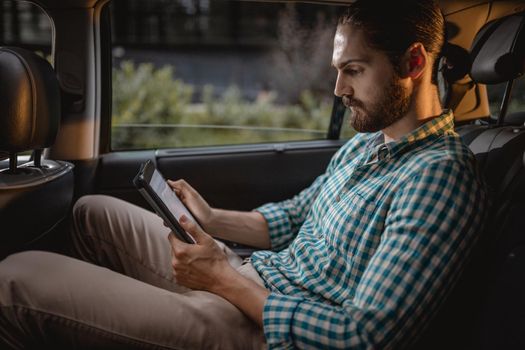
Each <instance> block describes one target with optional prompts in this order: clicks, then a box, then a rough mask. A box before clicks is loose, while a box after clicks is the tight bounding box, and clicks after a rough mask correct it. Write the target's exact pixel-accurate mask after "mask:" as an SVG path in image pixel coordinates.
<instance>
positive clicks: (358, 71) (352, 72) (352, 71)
mask: <svg viewBox="0 0 525 350" xmlns="http://www.w3.org/2000/svg"><path fill="white" fill-rule="evenodd" d="M362 72H363V71H362V70H361V69H351V68H347V69H345V73H346V74H348V75H351V76H355V75H358V74H361V73H362Z"/></svg>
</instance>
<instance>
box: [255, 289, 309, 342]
mask: <svg viewBox="0 0 525 350" xmlns="http://www.w3.org/2000/svg"><path fill="white" fill-rule="evenodd" d="M303 300H304V299H301V298H297V297H291V296H286V295H282V294H277V293H271V294H270V295H269V296H268V298H266V302H265V303H264V309H263V329H264V336H265V337H266V343H267V345H268V348H269V349H293V348H294V345H293V340H292V323H293V317H294V313H295V310H296V309H297V307H298V306H299V304H300V303H301V302H302V301H303Z"/></svg>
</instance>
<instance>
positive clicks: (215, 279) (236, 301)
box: [168, 216, 270, 326]
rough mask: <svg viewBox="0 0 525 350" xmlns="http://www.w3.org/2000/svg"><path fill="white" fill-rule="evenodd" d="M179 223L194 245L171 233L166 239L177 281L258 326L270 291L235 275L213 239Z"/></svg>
mask: <svg viewBox="0 0 525 350" xmlns="http://www.w3.org/2000/svg"><path fill="white" fill-rule="evenodd" d="M180 224H181V226H182V228H183V229H184V230H186V231H187V232H188V233H189V234H191V235H192V236H193V238H195V240H196V241H197V243H196V244H187V243H184V242H181V241H179V240H178V239H177V238H176V237H175V235H173V234H172V233H170V235H169V236H168V239H169V241H170V243H171V256H172V260H171V264H172V266H173V275H174V276H175V279H176V280H177V282H178V283H179V284H180V285H182V286H185V287H188V288H191V289H198V290H205V291H208V292H210V293H214V294H217V295H219V296H221V297H223V298H224V299H226V300H228V301H229V302H230V303H232V304H233V305H235V306H236V307H238V308H239V309H240V310H241V311H242V312H244V313H245V314H246V315H247V316H248V317H250V318H251V319H252V320H254V321H255V322H257V323H258V324H259V325H260V326H262V323H263V319H262V315H263V309H264V303H265V301H266V298H267V297H268V295H269V294H270V292H269V291H268V290H266V289H265V288H263V287H261V286H259V285H258V284H257V283H255V282H254V281H252V280H251V279H248V278H246V277H244V276H243V275H241V274H240V273H239V272H237V270H235V269H234V268H233V267H232V266H231V265H230V263H229V262H228V258H227V257H226V254H225V253H224V252H223V251H222V250H221V248H220V247H219V246H218V245H217V243H215V240H214V239H213V238H212V237H211V236H210V235H208V234H207V233H206V232H204V231H202V230H201V229H200V228H199V227H198V226H197V225H196V224H195V223H194V222H192V221H190V220H189V219H188V218H186V217H185V216H182V217H181V218H180Z"/></svg>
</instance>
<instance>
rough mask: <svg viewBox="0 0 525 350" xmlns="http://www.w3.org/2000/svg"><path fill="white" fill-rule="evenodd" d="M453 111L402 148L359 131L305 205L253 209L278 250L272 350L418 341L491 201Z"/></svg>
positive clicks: (270, 316) (268, 328) (269, 330)
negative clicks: (456, 129)
mask: <svg viewBox="0 0 525 350" xmlns="http://www.w3.org/2000/svg"><path fill="white" fill-rule="evenodd" d="M453 127H454V122H453V115H452V113H450V112H447V113H444V114H443V115H441V116H439V117H437V118H434V119H432V120H431V121H429V122H427V123H425V124H424V125H422V126H421V127H419V128H418V129H416V130H414V131H413V132H411V133H410V134H408V135H406V136H404V137H403V138H401V139H400V140H398V141H395V142H390V143H386V144H385V143H384V138H383V134H382V133H381V132H378V133H373V134H358V135H357V136H355V137H354V138H353V139H351V140H350V141H349V142H347V143H346V144H345V145H344V146H343V147H342V148H341V149H340V150H339V151H338V152H337V153H336V154H335V155H334V157H333V158H332V160H331V162H330V164H329V165H328V168H327V170H326V173H325V174H323V175H321V176H319V177H318V178H317V179H316V180H315V181H314V183H313V184H312V185H311V186H310V187H308V188H307V189H305V190H303V191H302V192H301V193H299V194H298V195H297V196H295V197H294V198H292V199H290V200H286V201H283V202H281V203H270V204H267V205H264V206H262V207H260V208H257V209H256V210H257V211H259V212H260V213H262V214H263V216H264V217H265V218H266V220H267V222H268V228H269V232H270V238H271V244H272V249H273V251H259V252H256V253H254V254H253V256H252V263H253V266H254V267H255V269H256V270H257V272H258V273H259V275H260V276H261V278H262V279H263V280H264V281H265V283H266V286H267V288H268V289H270V291H271V292H272V293H271V294H270V296H269V297H268V299H267V301H266V303H265V305H264V312H263V321H264V333H265V336H266V341H267V344H268V347H269V348H271V349H277V348H279V349H282V348H294V347H297V348H318V349H332V348H333V349H371V348H380V349H383V348H392V347H394V346H402V345H405V344H406V343H407V342H410V341H411V340H413V338H414V336H415V335H416V334H418V333H419V331H421V328H422V326H423V325H424V324H425V323H427V322H428V320H429V317H430V316H431V315H432V314H434V313H435V310H436V307H437V306H438V305H439V304H440V302H441V301H442V300H443V298H444V296H446V294H447V291H449V290H450V288H451V285H452V284H453V281H454V280H455V279H456V277H457V276H458V273H459V272H460V271H461V270H462V267H463V266H464V263H465V261H466V260H467V257H468V255H469V252H470V251H471V248H472V246H473V244H474V243H475V241H476V239H477V236H478V233H479V232H480V230H481V227H482V225H483V221H484V217H485V213H486V208H487V196H486V191H485V186H484V183H483V181H482V180H481V176H480V174H479V172H478V170H477V167H476V163H475V158H474V156H473V154H472V153H471V152H470V150H469V149H468V148H467V147H466V146H465V145H464V144H463V143H462V142H461V140H460V138H459V136H458V135H457V134H456V133H455V132H454V130H453Z"/></svg>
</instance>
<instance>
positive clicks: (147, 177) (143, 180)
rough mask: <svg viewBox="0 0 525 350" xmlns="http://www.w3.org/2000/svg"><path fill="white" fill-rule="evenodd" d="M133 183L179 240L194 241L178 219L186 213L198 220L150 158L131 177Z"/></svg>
mask: <svg viewBox="0 0 525 350" xmlns="http://www.w3.org/2000/svg"><path fill="white" fill-rule="evenodd" d="M133 184H134V185H135V186H136V187H137V189H138V190H139V192H140V193H141V194H142V196H143V197H144V199H146V201H147V202H148V203H149V204H150V205H151V207H152V208H153V209H154V210H155V212H156V213H157V215H159V216H160V217H161V218H162V219H163V220H164V222H165V223H166V224H167V225H168V226H169V228H171V230H172V231H173V233H174V234H175V235H176V236H177V237H178V238H179V239H180V240H181V241H183V242H186V243H190V244H193V243H196V241H195V239H194V238H193V237H192V236H191V235H190V234H189V233H188V232H186V231H185V230H184V229H183V228H182V227H181V225H180V224H179V220H180V217H181V216H182V215H186V217H187V218H188V219H189V220H192V221H194V222H195V223H196V224H197V225H199V223H198V221H197V220H196V219H195V218H194V217H193V215H191V213H190V211H189V210H188V209H187V208H186V206H185V205H184V204H183V203H182V202H181V200H180V199H179V197H177V195H176V194H175V191H173V189H172V188H171V187H170V186H169V185H168V183H167V181H166V179H164V176H162V174H161V173H160V172H159V171H158V170H157V169H156V168H155V165H153V163H152V162H151V161H150V160H148V161H147V162H145V163H144V164H142V165H141V167H140V170H139V173H138V174H137V176H135V178H134V179H133Z"/></svg>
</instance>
